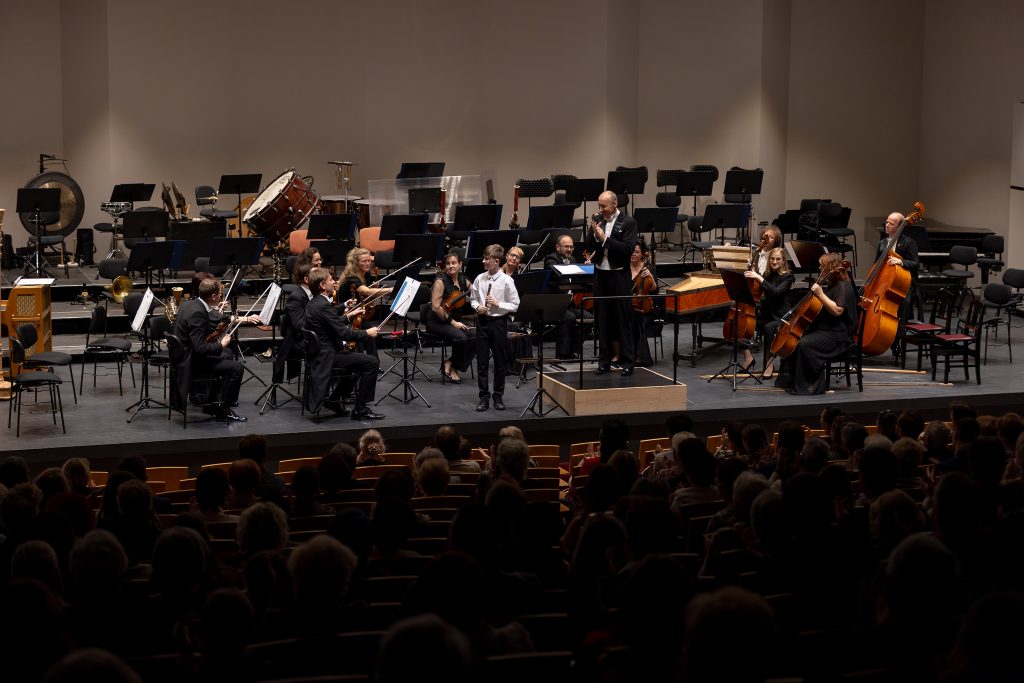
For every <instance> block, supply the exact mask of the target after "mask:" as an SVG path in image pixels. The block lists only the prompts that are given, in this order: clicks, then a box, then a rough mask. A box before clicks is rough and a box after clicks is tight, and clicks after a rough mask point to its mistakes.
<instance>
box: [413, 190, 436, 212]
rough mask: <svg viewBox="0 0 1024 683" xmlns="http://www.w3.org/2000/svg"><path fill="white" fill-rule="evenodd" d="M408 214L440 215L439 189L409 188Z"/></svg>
mask: <svg viewBox="0 0 1024 683" xmlns="http://www.w3.org/2000/svg"><path fill="white" fill-rule="evenodd" d="M409 213H425V214H432V213H441V188H440V187H412V188H409Z"/></svg>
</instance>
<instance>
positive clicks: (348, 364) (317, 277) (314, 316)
mask: <svg viewBox="0 0 1024 683" xmlns="http://www.w3.org/2000/svg"><path fill="white" fill-rule="evenodd" d="M337 286H338V283H337V281H336V280H335V279H334V276H332V275H331V274H330V273H329V272H328V271H327V270H326V269H324V268H314V269H313V270H311V271H310V273H309V289H310V291H311V292H313V300H312V301H310V302H309V305H308V306H307V307H306V329H307V330H309V331H311V332H312V333H313V334H315V335H316V337H317V339H318V340H319V341H320V353H319V355H318V356H317V357H316V359H315V360H314V361H313V363H312V366H311V368H310V371H309V377H308V378H307V380H306V381H307V382H309V393H308V394H307V397H306V409H307V410H309V411H311V412H314V413H315V412H317V411H319V410H320V407H321V405H322V406H324V407H326V408H327V409H329V410H331V411H333V412H335V413H337V414H339V415H345V414H347V411H346V410H345V409H344V407H343V406H342V405H341V397H342V391H343V389H344V386H345V385H344V383H342V382H338V383H335V386H334V390H333V392H331V395H330V396H327V389H328V388H329V387H330V384H331V375H332V373H333V372H334V371H335V370H346V371H348V372H350V373H351V374H352V376H353V378H355V380H356V382H357V383H358V385H359V387H358V389H357V394H356V406H355V408H354V409H353V410H352V419H353V420H381V419H383V418H384V416H383V415H381V414H379V413H375V412H373V411H372V410H371V409H370V407H369V405H370V403H371V402H372V401H373V397H374V395H375V394H376V392H377V370H378V369H379V368H380V361H379V360H377V357H376V356H371V355H369V354H365V353H357V352H355V351H349V350H348V348H347V346H346V342H350V341H365V340H367V339H373V338H375V337H376V336H377V328H376V327H371V328H370V329H368V330H357V329H354V328H352V326H351V325H350V324H349V322H348V317H347V315H346V314H344V313H342V312H340V311H339V310H338V307H337V306H335V305H334V303H333V301H332V299H333V297H334V292H335V290H336V289H337ZM358 311H359V309H354V310H353V311H351V312H349V314H348V315H353V316H354V315H355V314H356V313H357V312H358ZM325 397H326V398H325Z"/></svg>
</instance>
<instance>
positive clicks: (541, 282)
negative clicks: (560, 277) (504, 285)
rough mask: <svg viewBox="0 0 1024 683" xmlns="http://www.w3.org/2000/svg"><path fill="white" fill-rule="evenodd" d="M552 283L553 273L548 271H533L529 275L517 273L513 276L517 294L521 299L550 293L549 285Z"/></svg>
mask: <svg viewBox="0 0 1024 683" xmlns="http://www.w3.org/2000/svg"><path fill="white" fill-rule="evenodd" d="M550 281H551V271H550V270H548V269H546V268H545V269H543V270H532V271H530V272H528V273H517V274H515V275H513V276H512V282H514V283H515V285H516V293H517V294H519V298H520V299H522V298H523V297H524V296H532V295H534V294H542V293H544V292H547V291H548V283H549V282H550Z"/></svg>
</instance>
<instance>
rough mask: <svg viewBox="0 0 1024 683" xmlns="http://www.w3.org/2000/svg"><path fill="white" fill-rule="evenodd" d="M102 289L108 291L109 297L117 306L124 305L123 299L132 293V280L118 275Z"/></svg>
mask: <svg viewBox="0 0 1024 683" xmlns="http://www.w3.org/2000/svg"><path fill="white" fill-rule="evenodd" d="M103 289H107V290H110V295H111V296H112V297H114V301H116V302H117V303H119V304H120V303H124V298H125V297H126V296H128V295H129V294H130V293H131V291H132V279H131V278H130V277H128V276H127V275H118V276H117V277H115V278H114V281H113V282H112V283H110V284H109V285H105V286H104V287H103Z"/></svg>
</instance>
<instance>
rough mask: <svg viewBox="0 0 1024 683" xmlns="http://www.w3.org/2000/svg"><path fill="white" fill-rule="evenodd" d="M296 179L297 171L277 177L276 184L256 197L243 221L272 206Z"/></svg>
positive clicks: (287, 172)
mask: <svg viewBox="0 0 1024 683" xmlns="http://www.w3.org/2000/svg"><path fill="white" fill-rule="evenodd" d="M294 177H295V171H285V172H284V173H282V174H281V175H279V176H277V179H276V180H274V182H272V183H270V184H269V185H267V187H266V188H265V189H264V190H263V192H260V193H259V195H257V196H256V199H254V200H253V202H252V204H250V205H249V210H248V211H246V212H245V215H244V216H242V220H243V221H247V220H249V219H250V218H252V217H253V216H255V215H256V214H258V213H259V212H260V211H262V210H263V209H265V208H266V207H267V206H269V205H270V203H271V202H272V201H274V200H275V199H277V197H278V195H280V194H281V193H282V192H284V188H286V187H288V184H289V183H290V182H291V181H292V178H294Z"/></svg>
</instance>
